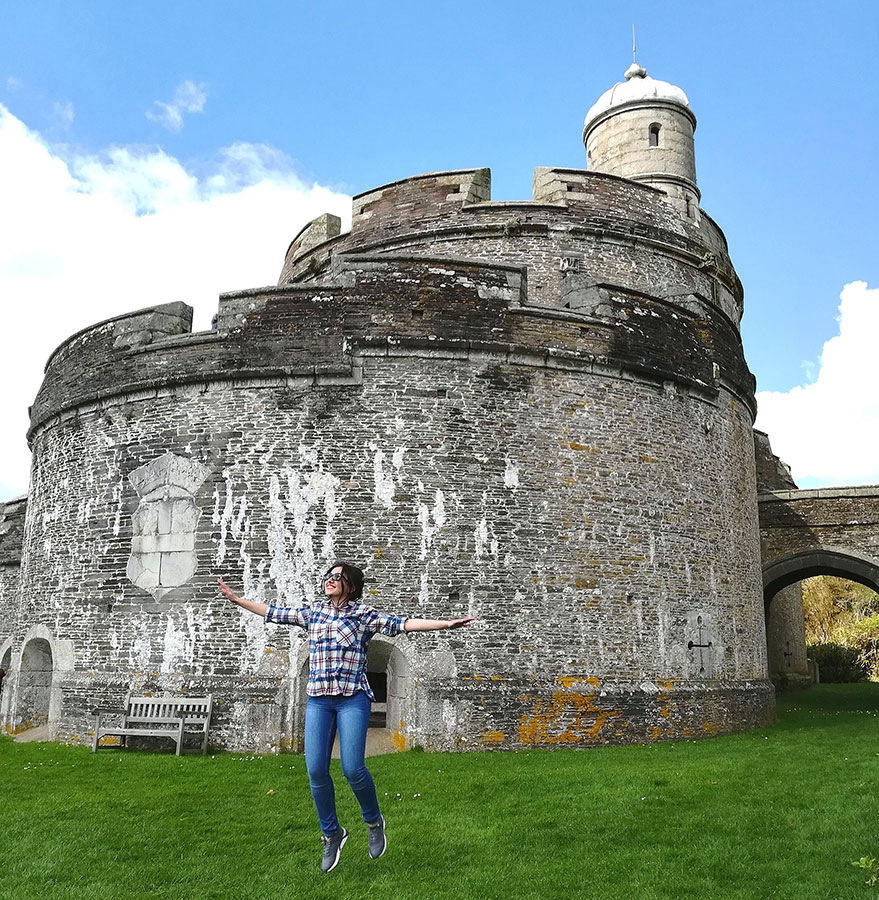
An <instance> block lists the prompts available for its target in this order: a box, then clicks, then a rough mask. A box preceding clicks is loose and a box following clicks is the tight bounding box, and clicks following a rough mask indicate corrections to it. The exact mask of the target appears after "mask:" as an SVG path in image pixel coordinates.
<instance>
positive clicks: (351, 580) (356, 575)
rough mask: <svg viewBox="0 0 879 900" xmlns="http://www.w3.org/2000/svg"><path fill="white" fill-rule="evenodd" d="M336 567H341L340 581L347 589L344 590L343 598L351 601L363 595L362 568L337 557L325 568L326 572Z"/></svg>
mask: <svg viewBox="0 0 879 900" xmlns="http://www.w3.org/2000/svg"><path fill="white" fill-rule="evenodd" d="M336 568H341V570H342V581H344V583H345V584H346V585H348V589H347V590H346V591H345V599H346V600H351V601H354V600H359V599H360V597H361V596H362V595H363V580H364V578H363V569H361V568H358V567H357V566H355V565H354V564H353V563H349V562H343V561H342V560H340V559H337V560H336V561H335V562H334V563H333V564H332V565H331V566H330V567H329V569H327V572H328V573H329V572H332V571H333V569H336Z"/></svg>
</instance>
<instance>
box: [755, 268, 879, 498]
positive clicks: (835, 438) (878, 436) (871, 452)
mask: <svg viewBox="0 0 879 900" xmlns="http://www.w3.org/2000/svg"><path fill="white" fill-rule="evenodd" d="M837 321H838V322H839V334H838V335H836V336H835V337H833V338H831V339H830V340H829V341H827V343H826V344H825V345H824V350H823V352H822V354H821V360H820V368H819V371H818V375H817V377H816V378H815V380H814V381H813V382H812V383H811V384H806V385H802V386H800V387H795V388H792V389H791V390H789V391H787V392H786V393H779V392H771V391H762V392H760V393H758V394H757V403H758V406H759V415H758V417H757V427H758V428H760V429H761V430H763V431H765V432H767V433H768V434H769V438H770V440H771V441H772V449H773V451H774V452H775V453H776V454H777V455H778V456H780V457H781V458H782V459H783V460H784V461H785V462H786V463H787V464H788V465H789V466H790V467H791V472H792V474H793V477H794V480H795V481H796V482H797V484H799V485H800V487H818V486H822V485H825V486H829V485H836V486H847V485H858V484H879V392H877V390H876V388H877V382H879V378H877V368H876V347H877V345H879V289H877V288H873V289H870V288H868V287H867V285H866V283H865V282H863V281H855V282H852V283H851V284H847V285H846V286H845V287H844V288H843V290H842V293H841V294H840V304H839V317H838V320H837Z"/></svg>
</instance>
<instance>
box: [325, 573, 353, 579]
mask: <svg viewBox="0 0 879 900" xmlns="http://www.w3.org/2000/svg"><path fill="white" fill-rule="evenodd" d="M347 580H348V579H347V578H346V577H345V576H344V575H343V574H342V573H341V572H327V574H326V575H324V581H347Z"/></svg>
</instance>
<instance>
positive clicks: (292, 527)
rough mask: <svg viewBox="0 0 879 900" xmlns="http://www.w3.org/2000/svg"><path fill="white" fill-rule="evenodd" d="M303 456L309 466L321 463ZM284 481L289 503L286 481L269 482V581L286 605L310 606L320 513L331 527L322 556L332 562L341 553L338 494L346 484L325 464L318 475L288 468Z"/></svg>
mask: <svg viewBox="0 0 879 900" xmlns="http://www.w3.org/2000/svg"><path fill="white" fill-rule="evenodd" d="M302 455H303V456H304V457H306V456H307V459H308V461H309V463H311V462H312V461H313V462H314V463H316V462H317V456H316V454H315V455H313V456H312V455H311V453H308V454H307V455H306V454H302ZM281 475H282V477H283V479H284V481H285V482H286V497H282V492H281V479H280V478H279V477H278V476H277V475H272V476H271V478H270V479H269V529H268V545H269V557H270V563H269V577H270V578H271V579H272V580H273V581H274V582H275V585H276V586H277V590H278V596H279V597H280V598H282V599H283V602H284V603H293V604H296V603H307V602H309V601H310V600H311V599H312V598H313V596H314V577H315V571H316V569H317V562H316V557H315V539H316V537H317V532H318V520H317V515H318V511H321V512H322V513H323V519H324V523H325V524H324V531H323V534H322V535H321V536H320V553H321V557H322V559H323V561H324V562H328V561H329V560H330V558H331V557H332V556H333V555H334V552H335V531H334V528H333V521H334V520H335V518H336V516H337V515H338V513H339V501H338V499H337V496H336V491H337V490H338V488H339V484H340V482H339V479H338V478H336V476H335V475H332V474H330V473H329V472H325V471H324V470H323V468H322V466H320V465H319V464H317V469H316V471H315V470H312V471H310V472H304V473H300V472H298V471H296V470H295V469H291V468H289V467H285V468H284V469H282V471H281Z"/></svg>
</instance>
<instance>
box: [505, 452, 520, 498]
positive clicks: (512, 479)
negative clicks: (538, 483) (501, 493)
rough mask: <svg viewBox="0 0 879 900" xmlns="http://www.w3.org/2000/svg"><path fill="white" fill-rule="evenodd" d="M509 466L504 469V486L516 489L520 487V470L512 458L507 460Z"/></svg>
mask: <svg viewBox="0 0 879 900" xmlns="http://www.w3.org/2000/svg"><path fill="white" fill-rule="evenodd" d="M506 463H507V467H506V470H505V471H504V487H507V488H509V489H510V490H512V491H515V490H516V489H517V488H518V487H519V470H518V469H517V468H516V467H515V466H514V465H513V463H512V461H511V460H509V459H508V460H507V461H506Z"/></svg>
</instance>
